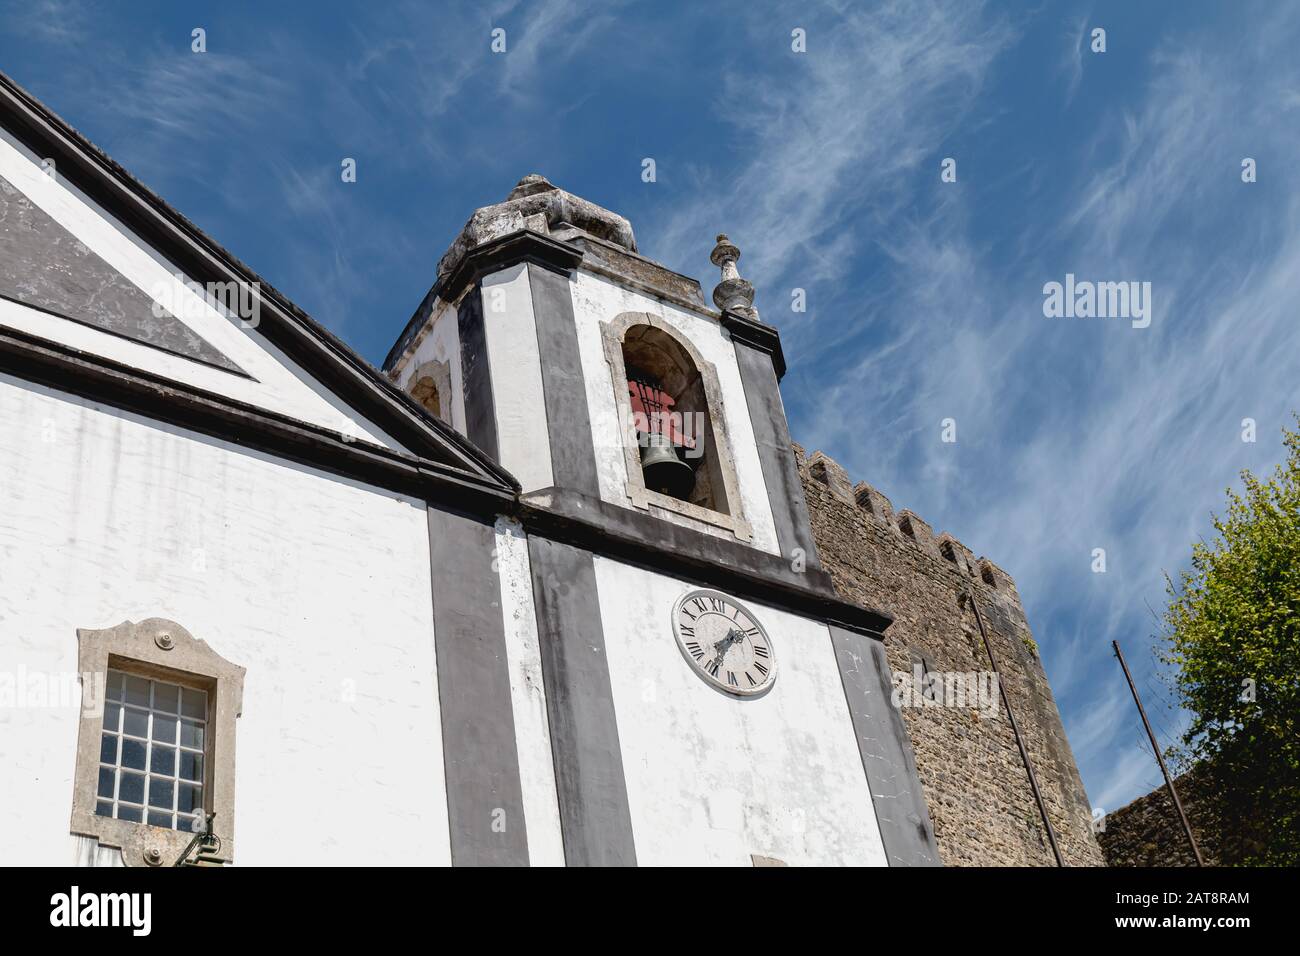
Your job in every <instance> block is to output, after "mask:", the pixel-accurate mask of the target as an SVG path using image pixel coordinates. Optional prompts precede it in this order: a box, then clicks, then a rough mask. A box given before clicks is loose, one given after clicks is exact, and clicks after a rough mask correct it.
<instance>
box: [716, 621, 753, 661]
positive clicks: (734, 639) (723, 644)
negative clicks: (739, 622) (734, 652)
mask: <svg viewBox="0 0 1300 956" xmlns="http://www.w3.org/2000/svg"><path fill="white" fill-rule="evenodd" d="M744 639H745V635H744V634H742V633H741V632H740V631H738V630H736V629H735V628H734V627H733V628H732V629H731V630H730V631H728V632H727V636H726V637H724V638H723V639H722V640H720V641H715V642H714V643H713V649H714V650H715V651H717V654H716V655H715V656H714V658H713V662H714V663H715V664H716V665H717V666H719V667H721V666H722V659H723V658H724V657H726V656H727V651H728V650H730V649H731V645H732V644H738V643H740V642H741V641H743V640H744Z"/></svg>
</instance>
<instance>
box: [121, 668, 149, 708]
mask: <svg viewBox="0 0 1300 956" xmlns="http://www.w3.org/2000/svg"><path fill="white" fill-rule="evenodd" d="M126 702H127V703H128V704H135V705H136V706H137V707H148V706H149V682H148V681H147V680H145V679H144V678H143V677H132V676H131V675H130V674H128V675H126Z"/></svg>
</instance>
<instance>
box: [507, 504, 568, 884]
mask: <svg viewBox="0 0 1300 956" xmlns="http://www.w3.org/2000/svg"><path fill="white" fill-rule="evenodd" d="M496 539H497V543H496V550H497V554H496V562H497V568H498V571H499V573H500V575H501V610H502V614H503V616H504V618H505V639H506V659H507V661H508V663H509V667H510V703H511V708H512V711H513V714H514V718H515V741H516V744H517V749H518V751H519V782H520V785H521V787H522V790H523V798H524V822H525V824H526V825H527V827H528V860H529V862H530V863H531V864H532V865H533V866H563V865H564V839H563V836H562V834H561V831H560V805H559V800H558V798H557V797H556V791H555V763H554V761H553V758H552V754H551V732H550V726H549V722H548V718H547V714H546V688H545V685H544V684H543V681H542V654H541V647H540V645H539V642H538V637H537V611H536V608H535V607H534V604H533V578H532V570H531V565H530V563H529V560H528V538H527V537H526V536H525V534H524V532H523V529H522V528H521V527H520V526H519V525H518V524H517V523H515V522H513V521H509V520H507V519H505V518H500V519H498V520H497V523H496Z"/></svg>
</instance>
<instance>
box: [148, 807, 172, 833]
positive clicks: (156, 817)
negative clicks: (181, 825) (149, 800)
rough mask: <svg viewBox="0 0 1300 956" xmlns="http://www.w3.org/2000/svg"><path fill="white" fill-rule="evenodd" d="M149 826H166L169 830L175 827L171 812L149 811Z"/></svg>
mask: <svg viewBox="0 0 1300 956" xmlns="http://www.w3.org/2000/svg"><path fill="white" fill-rule="evenodd" d="M149 826H151V827H166V828H167V829H169V830H173V829H175V827H173V826H172V815H171V814H170V813H159V812H158V811H157V810H150V811H149Z"/></svg>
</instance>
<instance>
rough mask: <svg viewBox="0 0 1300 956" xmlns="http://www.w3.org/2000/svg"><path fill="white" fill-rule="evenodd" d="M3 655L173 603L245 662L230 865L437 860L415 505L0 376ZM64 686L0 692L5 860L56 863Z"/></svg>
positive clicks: (442, 858)
mask: <svg viewBox="0 0 1300 956" xmlns="http://www.w3.org/2000/svg"><path fill="white" fill-rule="evenodd" d="M0 448H2V449H4V454H3V456H0V501H3V502H4V504H3V507H2V509H0V581H3V584H4V586H3V588H0V672H7V673H15V672H17V671H18V670H20V669H22V670H24V671H25V672H26V673H28V674H30V673H33V672H39V673H47V674H52V675H58V674H71V673H73V672H75V670H76V662H77V637H76V630H77V628H79V627H82V628H103V627H111V626H113V625H116V624H120V623H121V622H122V621H124V620H133V621H139V620H142V619H144V618H148V617H155V616H157V617H163V618H170V619H172V620H175V621H177V622H179V623H181V624H182V625H184V626H185V627H186V628H188V629H189V630H190V631H191V632H192V633H193V634H194V635H195V636H196V637H199V638H202V639H203V640H205V641H207V642H208V643H209V644H210V645H211V646H212V647H213V649H214V650H216V651H217V652H218V653H219V654H221V655H222V656H224V657H225V658H227V659H228V660H230V661H232V662H233V663H236V664H239V665H242V666H244V667H246V668H247V670H248V674H247V678H246V680H245V687H244V710H243V716H242V717H241V718H240V719H239V721H238V725H237V726H238V731H237V735H238V747H237V777H236V785H235V791H236V820H235V838H236V855H237V861H236V862H237V863H238V864H243V865H249V864H254V865H255V864H284V863H296V864H354V863H356V864H360V863H385V864H393V863H407V864H430V863H433V864H437V863H444V864H445V863H449V862H450V838H449V833H448V820H447V803H446V792H445V785H444V778H443V757H442V738H441V729H440V727H441V724H440V716H439V706H438V684H437V675H436V672H435V660H434V652H433V620H432V602H431V594H430V578H429V573H430V568H429V557H428V555H429V547H428V530H427V524H426V516H425V511H424V507H423V503H422V502H419V501H415V500H411V499H409V498H405V497H402V496H398V495H394V494H391V493H388V492H384V491H381V490H378V489H376V488H373V487H370V486H367V485H363V484H360V483H357V482H353V481H349V480H345V479H341V478H338V477H335V476H330V475H326V474H324V473H322V472H318V471H314V470H311V469H307V468H302V467H299V466H295V465H290V464H286V463H284V462H281V461H277V460H276V459H273V458H271V457H270V456H267V455H263V454H260V453H256V452H249V451H247V450H244V449H241V448H239V447H237V446H234V445H231V444H229V443H227V442H223V441H218V440H215V439H210V438H206V437H202V436H198V435H195V434H193V433H189V432H186V431H184V430H181V429H178V428H175V427H173V426H170V425H164V424H158V423H153V422H150V421H148V420H146V419H143V418H140V417H137V416H135V415H130V414H123V413H120V412H117V411H115V410H112V409H108V408H105V407H103V406H100V405H96V404H94V403H91V402H88V401H85V400H82V399H79V398H75V397H72V396H70V395H66V394H63V393H58V392H54V391H52V390H49V389H45V388H43V387H39V386H32V385H30V384H28V383H23V382H19V381H18V380H16V379H13V378H11V377H8V376H0ZM77 724H78V711H77V709H76V706H75V702H74V703H73V704H72V705H71V706H64V707H31V706H28V707H5V708H0V806H3V807H4V809H5V814H6V817H7V818H8V819H9V820H10V821H11V823H12V821H15V820H20V821H22V825H21V826H12V825H11V826H8V827H6V828H4V829H3V830H2V831H0V860H3V861H4V862H6V863H8V864H21V865H61V864H65V863H67V862H69V861H70V858H71V857H73V856H78V857H81V856H85V855H86V854H85V850H84V849H78V846H77V841H76V839H75V838H73V837H71V836H70V835H69V818H70V815H71V805H72V779H73V769H74V764H75V752H76V742H77Z"/></svg>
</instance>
